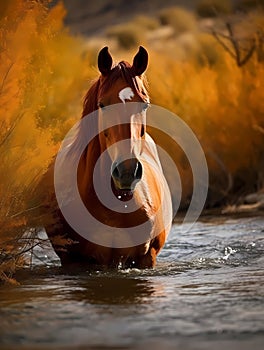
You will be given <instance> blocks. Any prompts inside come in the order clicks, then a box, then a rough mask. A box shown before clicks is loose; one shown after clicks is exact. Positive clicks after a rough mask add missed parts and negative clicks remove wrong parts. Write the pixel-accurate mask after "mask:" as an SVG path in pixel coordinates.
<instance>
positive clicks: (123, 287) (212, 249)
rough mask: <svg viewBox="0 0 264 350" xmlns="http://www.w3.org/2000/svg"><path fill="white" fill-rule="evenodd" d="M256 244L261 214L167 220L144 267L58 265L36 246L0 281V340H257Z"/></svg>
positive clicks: (85, 343) (18, 344) (204, 343)
mask: <svg viewBox="0 0 264 350" xmlns="http://www.w3.org/2000/svg"><path fill="white" fill-rule="evenodd" d="M263 253H264V218H263V217H261V216H256V217H244V218H232V217H209V218H203V219H202V220H200V221H198V222H196V223H195V224H194V226H193V227H192V229H191V231H190V232H187V233H186V232H185V233H184V232H182V231H181V230H180V229H179V225H178V224H174V225H173V228H172V231H171V234H170V236H169V239H168V241H167V243H166V246H165V248H164V249H163V250H162V252H161V254H160V255H159V258H158V264H157V267H156V268H155V269H153V270H142V271H140V270H137V269H129V270H114V271H113V270H112V271H109V270H102V271H86V270H83V271H76V270H75V271H71V272H65V271H63V269H62V268H61V267H60V266H59V263H58V260H57V258H56V256H55V255H54V253H53V252H52V251H51V249H50V248H46V249H45V250H43V249H37V250H36V251H35V254H36V255H37V257H34V259H33V268H32V269H31V270H30V269H26V270H23V271H21V272H19V273H18V275H17V278H18V280H19V281H20V283H21V284H20V285H19V286H8V285H6V286H2V287H1V288H0V320H1V321H0V349H2V350H4V349H9V350H10V349H11V350H12V349H32V350H33V349H34V350H35V349H41V350H43V349H56V350H57V349H59V350H60V349H146V348H149V349H152V350H159V349H161V350H163V349H164V350H166V349H181V350H182V349H184V350H188V349H205V350H207V349H208V350H209V349H210V350H212V349H221V350H222V349H223V348H227V349H232V350H234V349H239V350H243V349H253V348H254V349H255V350H256V349H263V344H264V254H263ZM43 263H44V264H45V265H43Z"/></svg>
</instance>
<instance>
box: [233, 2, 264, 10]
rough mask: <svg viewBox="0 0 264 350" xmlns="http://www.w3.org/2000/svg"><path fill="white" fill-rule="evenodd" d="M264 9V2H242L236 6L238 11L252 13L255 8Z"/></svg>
mask: <svg viewBox="0 0 264 350" xmlns="http://www.w3.org/2000/svg"><path fill="white" fill-rule="evenodd" d="M261 7H262V8H263V7H264V1H263V0H240V1H239V3H238V4H237V5H236V10H239V11H250V10H252V9H254V8H261Z"/></svg>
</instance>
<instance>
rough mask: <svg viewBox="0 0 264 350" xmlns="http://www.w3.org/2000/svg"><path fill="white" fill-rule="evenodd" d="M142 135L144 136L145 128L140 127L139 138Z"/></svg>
mask: <svg viewBox="0 0 264 350" xmlns="http://www.w3.org/2000/svg"><path fill="white" fill-rule="evenodd" d="M144 135H145V127H144V125H141V132H140V137H143V136H144Z"/></svg>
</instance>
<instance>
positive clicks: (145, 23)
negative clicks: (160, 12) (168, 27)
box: [132, 15, 160, 30]
mask: <svg viewBox="0 0 264 350" xmlns="http://www.w3.org/2000/svg"><path fill="white" fill-rule="evenodd" d="M132 22H133V23H134V25H135V26H139V27H141V28H142V29H145V30H154V29H157V28H158V27H159V26H160V23H159V21H158V19H157V18H155V17H150V16H146V15H138V16H136V17H134V18H133V20H132Z"/></svg>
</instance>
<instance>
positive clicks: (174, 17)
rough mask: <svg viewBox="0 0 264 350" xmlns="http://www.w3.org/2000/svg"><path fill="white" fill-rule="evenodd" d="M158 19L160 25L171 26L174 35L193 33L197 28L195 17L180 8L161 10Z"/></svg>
mask: <svg viewBox="0 0 264 350" xmlns="http://www.w3.org/2000/svg"><path fill="white" fill-rule="evenodd" d="M159 19H160V22H161V24H162V25H169V26H172V27H173V28H174V30H175V33H176V34H180V33H183V32H186V31H193V30H196V28H197V21H196V18H195V16H194V15H193V14H192V13H191V12H189V11H187V10H185V9H183V8H181V7H169V8H165V9H163V10H161V11H160V13H159Z"/></svg>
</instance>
